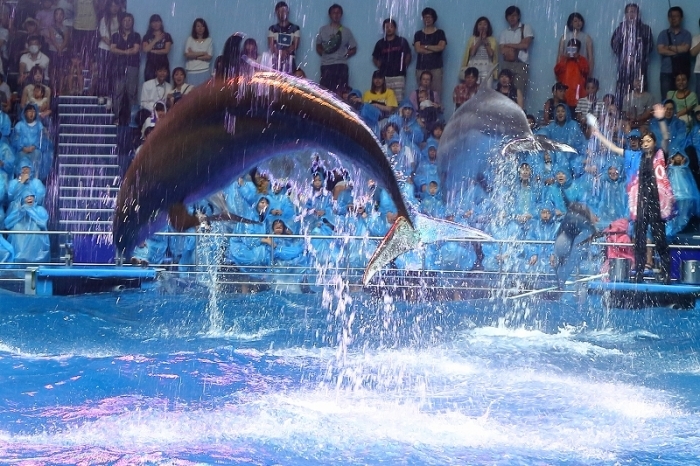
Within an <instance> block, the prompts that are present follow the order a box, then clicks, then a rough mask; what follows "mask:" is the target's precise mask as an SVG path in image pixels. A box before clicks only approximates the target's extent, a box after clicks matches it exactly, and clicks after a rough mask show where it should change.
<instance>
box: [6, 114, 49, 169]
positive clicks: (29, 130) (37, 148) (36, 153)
mask: <svg viewBox="0 0 700 466" xmlns="http://www.w3.org/2000/svg"><path fill="white" fill-rule="evenodd" d="M38 114H39V111H38V109H37V107H36V104H32V103H28V104H27V105H26V107H24V111H23V112H22V119H21V121H18V122H17V124H15V129H14V133H13V137H12V146H13V147H14V149H15V151H16V153H17V154H18V155H21V156H24V157H27V158H28V159H29V161H30V162H31V163H32V167H33V172H34V173H36V174H37V176H38V177H39V179H40V180H42V181H45V180H46V178H47V177H48V176H49V171H50V170H51V165H52V163H53V146H52V145H51V144H50V140H49V137H48V135H47V134H45V131H44V125H43V124H41V122H40V121H38V120H37V116H38ZM18 168H19V167H18Z"/></svg>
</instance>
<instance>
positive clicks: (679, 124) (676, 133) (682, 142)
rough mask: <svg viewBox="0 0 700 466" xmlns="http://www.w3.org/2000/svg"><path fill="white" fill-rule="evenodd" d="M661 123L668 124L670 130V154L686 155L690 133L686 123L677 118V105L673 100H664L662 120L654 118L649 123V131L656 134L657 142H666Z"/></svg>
mask: <svg viewBox="0 0 700 466" xmlns="http://www.w3.org/2000/svg"><path fill="white" fill-rule="evenodd" d="M661 121H664V122H665V123H666V128H667V129H668V138H669V140H668V149H667V151H668V153H669V154H675V153H676V152H681V153H683V154H685V146H686V139H687V133H688V131H687V127H686V125H685V122H684V121H683V120H681V119H680V118H678V116H676V103H675V102H674V101H673V100H671V99H666V100H664V117H663V118H662V119H661V120H659V119H656V118H652V119H651V122H650V123H649V130H650V131H651V132H652V133H654V135H655V136H656V140H657V141H663V140H664V137H663V131H662V130H661Z"/></svg>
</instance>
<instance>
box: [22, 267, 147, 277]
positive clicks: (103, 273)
mask: <svg viewBox="0 0 700 466" xmlns="http://www.w3.org/2000/svg"><path fill="white" fill-rule="evenodd" d="M156 275H157V271H156V270H155V269H150V268H142V267H130V266H125V267H75V266H73V267H39V269H38V270H37V272H36V276H37V277H40V278H56V277H75V278H134V279H136V278H138V279H142V280H143V279H151V280H155V278H156Z"/></svg>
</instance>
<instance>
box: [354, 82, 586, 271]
mask: <svg viewBox="0 0 700 466" xmlns="http://www.w3.org/2000/svg"><path fill="white" fill-rule="evenodd" d="M545 149H547V150H554V151H562V152H575V150H574V149H572V148H571V147H570V146H568V145H566V144H561V143H557V142H555V141H551V140H549V139H548V138H546V137H544V136H541V135H534V134H533V133H532V130H531V129H530V126H529V125H528V122H527V118H526V116H525V113H524V112H523V111H522V109H521V108H520V107H519V106H518V105H517V104H516V103H515V102H513V101H512V100H510V99H509V98H507V97H506V96H504V95H503V94H501V93H499V92H496V91H495V90H493V89H492V88H491V87H490V83H489V82H487V81H485V82H484V83H482V84H481V86H480V87H479V90H478V91H477V93H476V95H475V96H474V97H472V98H471V99H469V100H468V101H467V102H466V103H465V104H464V105H462V106H460V107H459V108H458V109H457V111H456V112H455V113H454V114H453V115H452V118H451V119H450V121H449V122H448V123H447V125H446V126H445V130H444V132H443V133H442V137H441V138H440V145H439V147H438V156H437V157H438V161H437V164H438V173H439V175H440V186H441V187H444V188H445V189H443V195H444V201H445V206H446V207H447V209H448V212H457V211H458V210H459V207H460V206H464V205H465V203H466V202H468V200H467V199H466V196H465V195H466V193H467V187H468V184H469V183H470V182H473V181H479V180H487V181H489V182H493V181H494V178H495V176H494V172H495V171H496V170H498V168H499V164H500V165H503V164H507V163H510V162H512V160H513V156H514V155H515V154H517V153H519V152H528V151H542V150H545ZM414 219H415V222H414V223H415V224H416V228H415V231H414V230H413V224H409V223H407V222H404V221H402V220H401V219H399V220H397V222H396V223H395V224H394V226H393V227H392V228H391V230H390V231H389V233H387V235H386V237H385V238H384V240H383V241H382V243H381V244H380V245H379V247H378V248H377V251H376V252H375V254H374V256H373V257H372V259H371V260H370V263H369V265H368V266H367V269H366V270H365V275H364V277H363V282H364V283H365V284H367V283H368V282H369V281H370V280H371V279H372V277H373V276H374V275H375V274H376V273H377V272H378V271H379V270H381V269H382V268H383V267H385V266H386V265H387V264H388V263H389V262H391V261H392V260H393V259H395V258H396V257H398V256H399V255H401V254H402V253H404V252H406V251H408V250H411V249H414V248H415V247H416V246H417V245H418V244H419V243H420V242H434V241H435V240H436V239H446V238H467V239H469V238H468V235H469V234H470V233H471V235H472V237H473V238H483V239H489V237H488V235H485V234H483V233H480V232H478V230H472V231H471V232H468V231H467V232H466V235H465V230H464V229H465V228H466V227H461V226H459V225H456V224H453V223H452V222H447V221H443V222H440V223H435V222H434V221H431V222H425V221H424V219H422V218H420V217H414ZM460 229H461V232H460ZM416 231H417V232H419V234H416V233H415V232H416Z"/></svg>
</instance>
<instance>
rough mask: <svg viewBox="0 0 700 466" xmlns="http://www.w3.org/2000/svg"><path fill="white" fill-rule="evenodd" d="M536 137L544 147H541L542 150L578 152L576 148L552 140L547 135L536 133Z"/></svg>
mask: <svg viewBox="0 0 700 466" xmlns="http://www.w3.org/2000/svg"><path fill="white" fill-rule="evenodd" d="M535 139H536V140H537V142H538V143H539V144H540V146H541V147H542V149H540V150H543V149H546V150H554V151H558V152H576V149H574V148H573V147H571V146H570V145H568V144H564V143H561V142H557V141H552V140H551V139H549V138H548V137H547V136H544V135H542V134H535Z"/></svg>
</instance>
